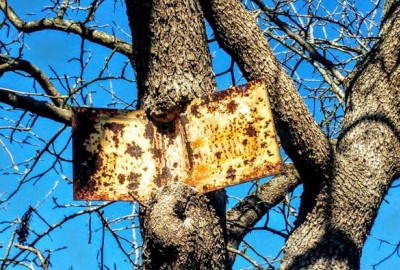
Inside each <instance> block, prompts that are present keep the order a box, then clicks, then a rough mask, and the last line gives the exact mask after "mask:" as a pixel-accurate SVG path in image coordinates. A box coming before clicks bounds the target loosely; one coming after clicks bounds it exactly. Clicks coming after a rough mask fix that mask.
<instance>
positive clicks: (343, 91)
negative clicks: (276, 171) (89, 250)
mask: <svg viewBox="0 0 400 270" xmlns="http://www.w3.org/2000/svg"><path fill="white" fill-rule="evenodd" d="M105 2H106V1H101V0H94V1H92V2H90V1H88V3H86V2H85V3H83V1H82V2H80V1H69V0H64V1H63V2H62V3H61V1H52V2H51V3H49V5H48V6H45V7H44V9H43V10H42V12H38V14H33V15H31V16H32V18H30V16H28V15H26V16H21V15H20V14H19V13H18V12H15V11H14V10H13V4H12V3H9V1H6V0H0V8H1V10H2V11H3V14H4V19H3V21H2V27H1V28H2V32H3V34H2V35H4V36H5V37H6V38H5V39H4V40H3V41H2V42H1V55H0V74H2V76H3V77H4V78H5V79H7V78H8V79H11V78H17V77H18V78H21V77H22V78H24V79H26V80H28V81H30V82H33V84H32V89H31V90H26V92H21V91H17V90H19V89H16V90H15V89H14V90H11V89H7V88H5V87H2V88H0V101H1V102H2V103H4V104H7V106H5V107H2V111H3V112H4V116H3V119H2V121H3V122H8V123H11V124H10V125H7V126H6V125H4V127H3V128H2V129H4V130H5V131H4V133H3V134H2V139H1V141H0V142H1V144H2V146H3V148H4V150H5V152H6V153H8V154H9V155H8V156H9V160H10V162H11V165H12V167H14V168H12V167H11V168H8V169H3V174H8V173H10V171H12V170H14V171H15V169H16V168H18V167H21V165H26V167H27V169H26V171H25V172H23V173H22V174H19V179H20V180H19V182H18V184H17V185H16V188H15V189H14V192H11V193H9V194H6V196H3V197H4V199H2V200H1V201H0V202H1V204H3V205H4V204H5V203H7V202H10V201H11V199H12V198H13V197H14V196H16V194H18V193H20V192H21V190H22V188H21V187H22V186H24V185H27V184H28V183H30V182H32V181H33V180H35V181H39V180H40V179H41V178H43V177H45V175H46V173H48V172H49V171H51V170H54V171H56V172H58V173H59V174H63V172H62V171H63V166H64V165H63V163H64V162H68V161H69V160H66V159H65V158H64V155H65V154H64V152H65V150H66V149H67V147H68V144H69V139H68V138H67V139H66V141H67V142H66V143H65V142H64V143H63V144H62V145H61V146H59V145H58V146H57V147H56V144H55V141H56V140H57V139H58V138H59V137H60V136H62V134H64V133H63V132H64V131H65V130H68V126H69V125H70V120H71V110H70V108H71V107H70V106H71V105H79V106H83V105H85V106H92V105H93V99H95V95H94V93H92V92H90V89H91V88H95V87H96V86H97V87H96V88H97V89H99V90H101V91H103V92H106V93H107V92H108V93H109V96H110V98H108V100H106V101H102V102H103V103H102V102H98V103H94V104H95V105H96V106H101V105H103V106H105V104H107V102H110V104H111V105H112V106H119V107H130V106H131V105H132V103H131V102H130V101H128V99H126V100H124V98H121V97H119V96H118V95H117V94H116V93H115V92H114V91H117V90H115V89H116V86H118V85H119V81H126V82H127V83H128V84H127V85H128V86H129V87H132V86H131V84H132V83H133V82H135V83H136V84H137V92H138V98H137V105H138V107H140V108H142V109H144V110H146V111H147V112H148V114H149V117H150V118H151V119H153V121H155V122H156V123H159V124H160V125H167V124H168V123H169V122H170V121H171V120H172V119H174V117H175V116H176V114H177V113H179V112H180V111H181V109H182V107H183V106H185V104H186V103H187V102H188V101H190V100H191V99H193V98H194V97H198V96H201V95H203V94H205V93H209V92H211V91H215V90H216V80H215V77H217V78H220V76H223V75H225V74H226V75H227V76H228V77H229V76H230V77H231V80H232V81H231V82H232V84H236V82H237V79H236V78H237V77H238V76H239V77H241V76H243V77H244V78H245V79H246V80H248V81H250V80H254V79H260V78H261V79H264V81H265V82H266V84H267V88H268V92H269V96H270V101H271V104H272V109H273V113H274V118H275V122H276V126H277V130H278V135H279V139H280V143H281V146H282V148H283V150H284V151H285V153H286V154H287V156H288V162H287V166H286V171H285V173H283V174H281V175H278V176H275V177H274V178H272V179H270V180H269V181H267V182H265V183H263V184H261V182H256V186H257V188H256V189H255V190H254V191H253V192H252V193H250V194H249V195H248V196H246V197H245V198H243V199H242V200H240V201H239V202H238V203H237V204H236V205H234V207H233V208H232V209H230V210H229V211H227V212H226V213H225V201H226V198H225V193H224V192H223V191H219V192H215V193H212V194H207V195H206V196H203V195H200V194H198V193H197V191H195V190H193V189H191V188H190V187H187V186H183V185H167V186H166V187H164V188H161V189H160V190H158V191H156V192H155V194H154V196H153V198H152V199H151V200H150V201H149V202H147V203H146V205H143V207H141V209H142V211H141V215H140V216H141V225H142V226H141V228H142V235H143V262H142V263H143V266H144V268H147V269H229V268H231V267H232V265H233V263H234V261H235V259H236V257H237V255H240V256H243V257H245V258H248V255H246V253H245V252H242V251H240V244H241V243H242V241H243V239H244V237H245V236H246V235H247V234H248V233H249V232H251V231H252V230H254V226H255V224H257V222H259V221H260V220H261V219H262V218H263V217H264V216H265V215H269V213H270V212H271V211H272V210H271V209H273V207H274V206H276V205H278V204H279V203H281V202H282V201H285V203H284V205H285V207H286V208H287V209H290V211H292V207H291V205H290V202H288V201H290V200H289V199H288V198H289V197H290V196H289V195H288V194H292V193H291V192H292V191H293V190H294V189H295V188H296V187H297V186H299V185H300V183H301V184H302V194H301V202H300V206H299V209H298V213H296V214H295V221H294V225H293V226H294V227H293V228H291V227H290V224H291V222H292V220H293V219H294V217H293V216H292V217H289V218H288V220H287V224H288V228H287V233H290V234H288V235H286V234H285V233H283V232H281V231H277V230H273V229H271V228H269V227H268V226H265V227H264V228H263V229H264V230H269V231H272V232H274V233H275V234H277V235H280V236H282V237H284V238H285V240H286V242H285V246H284V256H283V258H281V261H280V263H279V264H280V268H281V269H359V268H360V257H361V252H362V248H363V246H364V244H365V241H366V239H367V236H368V234H369V232H370V230H371V227H372V225H373V223H374V220H375V218H376V216H377V214H378V210H379V207H380V205H381V203H382V200H383V199H384V196H385V195H386V193H387V191H388V189H389V188H390V186H391V185H392V183H393V182H394V181H395V180H396V179H397V178H398V177H399V175H400V166H399V164H400V135H399V134H400V133H399V126H400V97H399V95H400V84H399V81H400V79H399V74H400V73H399V62H400V61H399V59H400V58H399V54H400V39H399V36H400V2H399V1H396V0H392V1H386V2H385V4H384V5H383V4H381V3H380V1H377V2H376V3H375V2H371V3H369V5H368V7H364V6H362V7H361V4H360V3H359V6H358V7H357V5H356V2H355V1H350V2H347V1H344V2H342V3H341V5H340V6H338V7H336V6H335V7H331V6H329V5H330V4H329V3H328V2H327V1H326V2H325V1H273V2H271V3H270V2H265V3H264V2H262V1H259V0H253V1H251V2H250V1H249V2H247V1H244V2H243V3H241V2H240V1H236V0H225V1H222V0H200V1H199V0H190V1H172V0H162V1H126V10H127V15H128V16H127V17H128V20H129V25H130V30H131V33H132V40H133V42H132V44H130V41H125V40H124V39H123V38H122V37H121V36H123V35H125V32H124V29H123V27H122V26H120V25H115V26H114V27H111V26H107V25H104V24H102V23H100V22H98V20H99V21H100V20H102V19H103V18H104V19H105V20H109V18H107V16H105V15H104V14H109V12H110V11H109V10H107V11H105V10H102V8H103V7H104V6H105V5H106V3H105ZM267 4H268V5H269V6H271V7H268V5H267ZM121 5H122V3H120V2H118V1H115V2H114V9H115V10H116V12H121V9H122V8H125V6H123V5H122V6H121ZM108 7H109V6H108ZM116 14H117V15H116V16H119V15H120V14H119V13H116ZM379 17H381V20H380V23H379V21H378V18H379ZM204 18H205V19H206V21H207V23H208V24H207V26H206V24H205V21H204ZM115 20H117V19H115ZM110 25H112V22H110ZM102 27H103V28H104V29H102ZM378 28H379V32H378ZM48 30H55V31H58V32H61V33H64V34H65V33H69V34H72V35H73V36H74V37H71V38H74V40H73V42H75V43H77V44H79V50H77V56H74V57H72V58H71V63H73V64H74V65H76V67H77V69H76V70H77V71H78V72H77V73H76V70H75V71H71V74H64V73H63V71H62V70H55V69H54V68H53V67H51V66H50V67H48V68H47V67H45V68H43V67H38V66H36V65H35V64H34V63H33V62H32V61H30V60H29V59H28V57H29V51H28V48H29V47H28V46H29V41H30V38H31V37H32V38H33V37H34V36H35V35H39V34H40V33H41V32H44V31H48ZM211 31H212V35H211V34H209V36H211V37H210V38H209V39H207V32H208V33H211ZM116 32H118V34H117V33H116ZM70 36H71V35H70ZM125 36H128V34H126V35H125ZM77 37H79V38H77ZM125 39H126V40H129V38H126V37H125ZM215 42H217V43H218V45H219V46H220V47H221V48H222V49H223V51H225V52H226V53H227V56H225V57H230V59H231V64H230V65H229V68H228V69H227V70H226V71H224V72H221V73H220V74H216V76H214V75H213V62H212V61H213V59H212V57H211V54H210V50H209V45H208V43H210V44H211V45H210V46H215ZM213 44H214V45H213ZM271 45H272V46H273V47H274V49H275V50H272V49H271ZM96 46H101V47H105V48H108V49H109V54H108V56H106V57H105V61H104V64H103V65H102V66H100V68H99V67H98V66H97V67H93V66H92V64H91V63H92V62H95V60H92V59H91V58H92V57H93V58H95V57H96V55H94V54H93V55H92V53H91V51H90V48H92V47H93V48H96ZM220 54H222V52H219V55H220ZM119 55H122V56H123V57H125V59H126V60H122V59H124V58H123V57H121V56H119ZM103 57H104V56H103ZM115 59H117V60H118V61H119V63H125V64H123V65H121V64H119V65H117V67H116V68H115V67H113V65H116V64H115V61H116V60H115ZM129 64H132V67H133V68H134V70H135V78H136V80H133V79H132V77H133V76H132V75H131V74H128V73H129V71H128V69H129V68H130V66H129ZM214 65H215V66H216V63H215V62H214ZM92 68H93V69H94V70H96V72H97V73H96V74H95V73H94V71H93V70H92ZM116 70H119V71H118V73H117V71H116ZM48 72H51V74H52V75H51V76H49V75H48V74H46V73H48ZM307 73H312V75H311V76H310V75H309V74H308V75H307ZM115 74H119V75H115ZM7 76H8V77H7ZM307 76H310V77H307ZM310 78H313V81H308V80H310ZM3 80H4V79H3ZM220 80H223V79H222V78H221V79H220ZM225 80H226V79H225ZM103 81H109V82H110V83H111V85H110V87H104V85H102V84H101V83H102V82H103ZM114 84H115V86H114ZM121 85H122V84H121ZM100 87H101V88H100ZM132 91H133V90H132ZM120 93H122V92H120ZM121 95H124V94H121ZM101 97H102V98H104V94H103V95H102V96H101ZM308 99H311V100H313V102H314V103H313V104H312V105H311V106H310V104H309V102H308ZM307 105H309V106H307ZM310 107H311V108H310ZM12 108H14V109H12ZM313 110H314V111H320V113H312V111H313ZM10 111H11V112H12V113H13V114H12V115H10V114H9V113H8V112H10ZM9 117H10V119H9ZM42 118H48V119H50V120H51V121H55V122H58V123H61V124H62V126H61V128H60V129H59V130H58V131H57V133H56V134H55V135H54V136H53V137H51V138H49V139H48V141H43V143H44V147H43V149H42V150H39V151H38V152H37V153H33V157H32V158H31V159H27V160H26V161H23V162H20V163H19V164H17V162H15V161H14V155H16V154H15V153H11V152H9V150H8V148H9V146H8V145H7V144H6V142H5V140H4V139H7V141H8V143H12V142H13V143H17V144H20V145H23V146H24V148H23V149H24V151H25V149H26V148H28V147H29V146H31V148H33V149H34V148H35V140H39V141H40V138H38V139H36V137H35V136H36V134H35V133H33V131H32V128H33V127H35V126H36V125H39V124H41V121H43V120H42ZM317 121H318V122H319V123H317ZM19 133H21V134H23V135H25V134H26V135H25V138H24V139H20V137H19V135H17V134H19ZM29 136H31V137H34V139H31V138H30V137H29ZM64 136H65V134H64ZM27 152H29V151H28V150H27ZM27 154H29V153H27ZM45 154H46V155H50V156H52V157H53V160H54V163H52V164H51V165H50V166H49V167H48V169H46V170H44V171H43V172H41V173H39V174H36V175H34V174H33V172H34V170H33V169H34V168H35V166H38V165H37V164H38V163H39V162H40V159H41V158H43V157H44V155H45ZM17 175H18V173H17ZM41 181H42V180H41ZM64 181H65V182H68V181H70V180H69V179H68V177H65V176H64ZM49 194H51V193H49ZM171 195H173V196H172V198H173V199H171ZM48 196H50V195H48ZM58 200H59V198H57V197H54V195H53V203H54V205H55V207H56V208H65V207H66V204H65V205H62V204H59V203H58ZM40 204H41V203H39V204H38V205H40ZM111 204H112V203H111ZM38 205H36V206H30V207H29V208H28V209H27V210H26V211H25V214H24V215H23V216H21V218H20V219H18V220H14V221H13V222H8V223H6V224H7V226H6V227H5V229H3V230H4V231H5V230H8V229H12V228H14V227H16V226H17V225H15V224H18V226H17V227H18V228H17V229H16V230H15V234H13V235H14V236H15V235H17V236H18V238H19V239H18V241H19V242H20V244H17V245H16V248H19V249H20V250H21V251H19V252H17V253H14V254H12V256H10V252H11V251H12V250H13V248H12V246H11V244H12V243H13V242H14V238H12V239H11V241H10V245H9V247H8V248H7V253H6V256H5V257H4V258H3V259H2V268H5V267H7V266H9V265H16V264H24V263H26V261H29V260H34V259H29V258H28V259H27V257H24V256H26V255H25V254H26V253H29V252H30V253H32V254H34V255H35V256H36V257H35V258H37V259H38V260H39V262H40V264H41V265H42V266H43V268H47V267H48V265H49V262H51V261H50V259H49V257H47V258H44V256H43V255H42V252H41V251H40V249H39V248H38V247H37V243H38V242H39V241H40V240H41V239H42V238H44V237H47V236H50V233H51V232H52V231H53V230H55V229H56V228H59V227H60V226H61V225H63V224H64V223H66V222H67V221H69V220H71V219H74V218H76V217H79V216H82V215H89V217H91V216H92V214H96V215H97V216H98V217H99V220H100V221H101V224H102V232H103V234H102V235H103V240H104V232H105V231H108V232H109V233H110V234H111V235H112V236H113V237H114V238H115V240H116V243H117V245H118V247H119V248H120V249H121V251H122V253H123V254H124V255H125V257H126V259H127V260H128V261H129V262H130V263H131V264H133V265H134V267H139V266H138V265H139V261H138V260H139V259H138V258H139V256H138V253H137V252H138V248H137V243H136V240H126V238H125V236H122V235H120V234H119V233H118V230H116V229H115V228H113V223H115V222H117V221H116V220H109V219H108V218H107V215H106V214H105V212H104V211H105V210H103V209H106V207H108V206H109V205H110V203H104V204H98V205H97V204H96V205H95V206H91V205H90V204H89V206H88V207H85V208H84V210H80V211H75V212H73V213H72V214H71V213H70V214H69V215H66V216H65V217H64V218H63V219H61V220H60V221H59V222H55V223H54V224H53V225H51V223H49V222H48V221H47V218H45V217H43V216H42V214H41V212H39V210H38ZM75 207H77V206H75ZM80 207H82V206H80ZM286 214H287V212H286ZM32 216H36V217H38V218H39V219H41V220H42V222H44V223H45V224H46V225H47V226H48V229H47V230H44V231H43V232H40V233H39V232H36V231H35V230H34V229H33V228H32V226H31V225H30V221H31V220H32ZM135 217H136V213H132V214H131V215H127V216H125V219H124V220H125V221H126V220H132V219H134V218H135ZM121 219H123V218H121ZM89 224H91V223H89ZM132 226H135V224H134V225H132V224H131V227H132ZM89 231H90V237H89V239H91V233H92V229H90V230H89ZM32 233H33V234H36V237H34V238H33V240H30V241H28V238H29V234H32ZM125 241H127V242H129V243H130V244H132V245H133V248H132V252H136V253H135V255H136V256H134V258H135V259H132V256H131V255H130V253H129V252H128V251H127V250H125V247H124V245H123V244H122V243H121V242H125ZM89 242H90V240H89ZM103 248H104V241H103V244H102V245H101V248H100V252H99V253H100V256H99V257H100V259H99V267H100V268H103V267H106V266H105V264H104V259H105V258H104V254H103ZM247 248H251V247H250V246H249V247H247ZM52 253H54V251H46V254H47V255H48V256H50V255H51V254H52ZM249 260H250V261H251V262H252V263H253V265H254V267H256V268H259V269H262V268H263V267H274V266H276V265H277V264H275V265H274V262H270V261H268V260H266V262H265V263H267V264H269V266H264V265H262V263H259V262H255V261H253V260H251V259H249ZM55 267H57V266H55Z"/></svg>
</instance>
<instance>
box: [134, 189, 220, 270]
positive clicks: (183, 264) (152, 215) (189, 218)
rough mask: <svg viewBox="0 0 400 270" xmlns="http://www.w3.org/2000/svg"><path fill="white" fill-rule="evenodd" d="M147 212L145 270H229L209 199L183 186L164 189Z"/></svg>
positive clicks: (143, 214) (144, 246)
mask: <svg viewBox="0 0 400 270" xmlns="http://www.w3.org/2000/svg"><path fill="white" fill-rule="evenodd" d="M149 203H150V205H151V207H150V208H144V211H143V213H142V227H143V228H145V230H144V234H143V235H142V236H143V239H144V242H143V249H144V250H146V251H147V252H144V253H143V268H144V269H207V270H208V269H225V266H224V265H225V252H226V251H225V249H226V247H225V245H224V237H223V234H222V231H221V227H220V226H219V219H218V217H217V216H216V213H215V211H214V209H213V208H212V207H211V206H210V203H209V201H208V200H207V198H206V197H205V196H202V195H200V194H199V193H198V192H197V191H196V190H195V189H194V188H191V187H188V186H186V185H183V184H172V185H168V186H165V187H163V188H161V190H159V191H158V192H157V194H156V196H154V198H153V200H152V201H150V202H149Z"/></svg>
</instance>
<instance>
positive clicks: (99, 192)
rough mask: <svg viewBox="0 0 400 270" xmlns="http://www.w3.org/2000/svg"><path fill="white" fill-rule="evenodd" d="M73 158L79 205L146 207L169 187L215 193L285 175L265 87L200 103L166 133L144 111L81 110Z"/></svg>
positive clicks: (75, 116)
mask: <svg viewBox="0 0 400 270" xmlns="http://www.w3.org/2000/svg"><path fill="white" fill-rule="evenodd" d="M73 151H74V154H73V158H74V197H75V199H77V200H139V201H145V200H146V199H148V197H149V195H150V194H151V192H152V191H153V190H154V189H156V188H157V187H161V186H163V185H165V184H166V183H167V182H170V181H182V182H185V183H187V184H189V185H191V186H194V187H196V188H197V189H198V190H199V191H200V192H208V191H212V190H216V189H220V188H223V187H227V186H231V185H235V184H238V183H241V182H244V181H248V180H252V179H258V178H262V177H265V176H267V175H271V174H276V173H279V172H281V171H282V170H283V162H282V160H281V156H280V153H279V146H278V143H277V141H276V135H275V128H274V124H273V119H272V114H271V109H270V106H269V102H268V97H267V91H266V89H265V85H264V83H263V82H262V81H255V82H251V83H248V84H246V85H244V86H239V87H235V88H230V89H228V90H225V91H221V92H216V93H213V94H211V95H208V96H205V97H203V98H198V99H195V100H193V101H192V102H191V103H190V104H189V105H188V107H187V108H186V110H185V111H184V112H183V113H182V114H181V115H180V117H179V118H178V119H176V120H175V122H174V123H172V124H169V125H168V126H162V127H157V126H156V125H154V123H153V122H151V121H150V120H148V119H147V117H146V114H145V113H144V112H143V111H123V110H109V109H93V108H75V109H74V114H73Z"/></svg>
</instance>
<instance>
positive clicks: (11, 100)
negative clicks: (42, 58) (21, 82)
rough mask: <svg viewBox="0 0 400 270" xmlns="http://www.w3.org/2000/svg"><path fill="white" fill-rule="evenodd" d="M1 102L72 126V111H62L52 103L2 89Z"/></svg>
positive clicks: (0, 90) (0, 89) (0, 92)
mask: <svg viewBox="0 0 400 270" xmlns="http://www.w3.org/2000/svg"><path fill="white" fill-rule="evenodd" d="M0 102H4V103H6V104H8V105H11V106H13V107H16V108H21V109H24V110H27V111H30V112H33V113H35V114H37V115H39V116H42V117H45V118H49V119H52V120H54V121H57V122H60V123H64V124H67V125H71V111H70V110H67V109H61V108H59V107H57V106H55V105H53V104H51V103H48V102H45V101H39V100H36V99H34V98H31V97H29V96H22V95H19V94H16V93H14V92H13V91H10V90H7V89H4V88H0Z"/></svg>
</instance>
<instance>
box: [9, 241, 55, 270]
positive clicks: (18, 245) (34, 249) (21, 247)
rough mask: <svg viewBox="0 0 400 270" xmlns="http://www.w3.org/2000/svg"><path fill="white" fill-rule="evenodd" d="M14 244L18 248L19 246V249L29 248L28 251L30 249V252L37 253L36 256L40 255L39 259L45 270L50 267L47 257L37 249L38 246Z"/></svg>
mask: <svg viewBox="0 0 400 270" xmlns="http://www.w3.org/2000/svg"><path fill="white" fill-rule="evenodd" d="M14 246H15V247H17V248H19V249H22V250H28V251H30V252H32V253H34V254H36V256H37V257H38V259H39V261H40V264H41V265H42V268H43V269H44V270H47V269H48V266H47V262H46V259H45V258H44V257H43V255H42V253H41V252H40V250H38V249H36V248H34V247H29V246H24V245H21V244H18V243H16V244H14Z"/></svg>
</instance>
